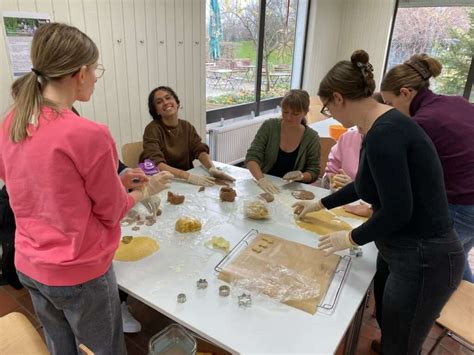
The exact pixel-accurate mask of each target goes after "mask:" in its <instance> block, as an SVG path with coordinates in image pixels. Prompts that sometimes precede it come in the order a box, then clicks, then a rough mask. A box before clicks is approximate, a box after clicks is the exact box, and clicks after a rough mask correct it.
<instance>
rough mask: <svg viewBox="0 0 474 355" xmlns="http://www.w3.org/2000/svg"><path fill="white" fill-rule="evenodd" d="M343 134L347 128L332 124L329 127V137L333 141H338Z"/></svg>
mask: <svg viewBox="0 0 474 355" xmlns="http://www.w3.org/2000/svg"><path fill="white" fill-rule="evenodd" d="M345 132H347V128H345V127H344V126H342V125H340V124H332V125H330V126H329V136H330V137H331V138H333V139H334V140H336V141H337V140H338V139H339V137H340V136H342V135H343V134H344V133H345Z"/></svg>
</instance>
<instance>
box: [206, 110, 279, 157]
mask: <svg viewBox="0 0 474 355" xmlns="http://www.w3.org/2000/svg"><path fill="white" fill-rule="evenodd" d="M270 117H276V116H275V115H265V116H259V117H255V118H252V119H246V120H243V121H238V122H235V123H231V124H228V125H224V126H222V127H215V128H212V129H209V148H210V151H211V158H212V160H214V161H218V162H221V163H226V164H238V163H241V162H243V161H244V160H245V155H246V154H247V149H248V148H249V147H250V144H251V143H252V141H253V138H254V137H255V134H256V133H257V131H258V129H259V128H260V126H261V125H262V123H263V122H264V121H265V120H267V119H268V118H270Z"/></svg>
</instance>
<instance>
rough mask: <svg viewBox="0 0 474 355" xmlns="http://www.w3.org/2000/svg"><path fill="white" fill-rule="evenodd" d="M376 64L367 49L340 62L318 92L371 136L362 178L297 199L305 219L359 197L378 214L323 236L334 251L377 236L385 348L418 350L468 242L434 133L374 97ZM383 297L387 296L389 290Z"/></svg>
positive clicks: (342, 118) (339, 116)
mask: <svg viewBox="0 0 474 355" xmlns="http://www.w3.org/2000/svg"><path fill="white" fill-rule="evenodd" d="M372 71H373V68H372V65H371V64H370V63H369V56H368V54H367V53H366V52H365V51H356V52H354V53H353V55H352V57H351V61H341V62H339V63H337V64H336V65H335V66H334V67H333V68H332V69H331V70H330V71H329V72H328V73H327V74H326V76H325V77H324V79H323V80H322V82H321V84H320V86H319V91H318V95H319V96H320V98H321V100H322V102H323V103H324V104H325V105H324V107H323V110H321V112H323V113H325V114H326V115H330V116H333V117H334V118H335V119H336V120H338V121H339V122H340V123H342V124H343V125H344V126H345V127H352V126H358V127H360V128H361V129H362V131H363V133H364V135H365V138H364V141H363V143H362V147H361V152H360V162H359V169H358V173H357V176H356V178H355V181H354V182H353V183H350V184H349V185H346V186H345V187H344V188H342V189H341V190H339V191H338V192H336V193H334V194H332V195H330V196H328V197H325V198H323V199H321V200H319V201H317V202H311V201H304V202H298V203H296V204H295V205H294V207H295V213H296V214H299V218H302V217H303V216H304V215H305V214H306V213H308V212H310V211H317V210H320V209H322V208H328V209H331V208H334V207H337V206H341V205H344V204H347V203H350V202H353V201H356V200H358V199H363V200H364V201H367V202H368V203H370V204H372V207H373V210H374V213H373V216H372V217H371V218H370V219H369V220H368V221H367V222H365V223H363V224H362V225H361V226H359V227H357V228H355V229H354V230H352V231H351V232H347V231H340V232H336V233H332V234H329V235H327V236H323V237H321V238H320V243H319V247H320V248H321V249H323V250H325V251H326V253H327V254H330V253H333V252H335V251H339V250H344V249H347V248H350V247H352V246H355V245H363V244H366V243H369V242H372V241H374V242H375V244H376V246H377V249H378V250H379V254H378V258H377V273H376V276H375V282H376V285H375V286H376V289H377V292H378V293H379V295H378V297H377V299H379V300H381V301H382V302H381V303H382V304H381V305H380V304H378V305H377V306H378V307H377V309H379V310H381V312H380V313H381V314H379V315H378V316H379V317H378V320H379V322H380V326H381V330H382V352H383V353H384V354H397V355H398V354H418V353H419V352H420V351H421V347H422V345H423V342H424V340H425V338H426V336H427V335H428V333H429V331H430V329H431V327H432V325H433V324H434V322H435V320H436V318H437V317H438V316H439V313H440V311H441V309H442V308H443V306H444V304H445V303H446V302H447V301H448V299H449V297H450V296H451V294H452V293H453V291H454V290H455V289H456V287H457V286H458V284H459V283H460V281H461V278H462V272H463V267H464V254H463V248H462V245H461V243H460V241H459V238H458V237H457V235H456V233H455V232H454V230H453V223H452V221H451V218H450V217H449V212H448V203H447V199H446V193H445V188H444V182H443V174H442V168H441V164H440V161H439V159H438V155H437V153H436V150H435V148H434V146H433V144H432V142H431V140H430V139H429V137H428V136H427V135H426V133H425V132H424V131H423V130H422V129H421V128H420V127H419V126H418V125H417V124H416V123H414V122H413V121H412V120H410V119H409V118H408V117H406V116H405V115H403V114H402V113H400V112H399V111H397V110H395V109H393V108H392V107H390V106H387V105H383V104H380V103H377V102H376V101H375V100H373V99H372V98H371V95H372V93H373V91H374V89H375V82H374V79H373V74H372ZM380 293H381V294H382V295H381V294H380Z"/></svg>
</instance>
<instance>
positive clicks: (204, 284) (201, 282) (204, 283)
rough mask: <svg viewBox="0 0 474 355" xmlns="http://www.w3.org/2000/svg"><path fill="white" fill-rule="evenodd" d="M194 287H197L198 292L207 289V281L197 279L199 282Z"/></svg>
mask: <svg viewBox="0 0 474 355" xmlns="http://www.w3.org/2000/svg"><path fill="white" fill-rule="evenodd" d="M196 287H197V288H198V289H199V290H204V289H205V288H207V280H206V279H199V280H198V281H197V282H196Z"/></svg>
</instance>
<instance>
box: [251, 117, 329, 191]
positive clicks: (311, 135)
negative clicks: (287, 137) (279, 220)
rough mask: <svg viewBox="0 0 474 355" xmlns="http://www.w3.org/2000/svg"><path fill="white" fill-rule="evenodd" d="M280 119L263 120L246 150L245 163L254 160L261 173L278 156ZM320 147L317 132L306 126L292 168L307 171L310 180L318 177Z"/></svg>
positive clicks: (272, 163) (266, 169) (265, 170)
mask: <svg viewBox="0 0 474 355" xmlns="http://www.w3.org/2000/svg"><path fill="white" fill-rule="evenodd" d="M280 132H281V119H279V118H271V119H269V120H267V121H265V122H264V123H263V124H262V125H261V126H260V129H259V130H258V132H257V134H256V135H255V138H254V139H253V142H252V145H251V146H250V148H249V149H248V150H247V155H246V156H245V163H247V162H249V161H255V162H257V163H258V165H260V169H262V172H263V173H265V174H266V173H267V172H268V171H270V169H271V168H272V167H273V165H274V164H275V162H276V161H277V158H278V151H279V149H280ZM320 154H321V147H320V144H319V136H318V133H317V132H316V131H315V130H313V129H312V128H310V127H306V128H305V131H304V134H303V139H302V140H301V143H300V146H299V150H298V156H297V157H296V162H295V166H294V168H293V170H300V171H301V172H303V173H304V172H308V173H310V174H311V177H312V179H311V182H313V181H315V180H316V179H317V178H318V177H319V170H320V166H319V162H320Z"/></svg>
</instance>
